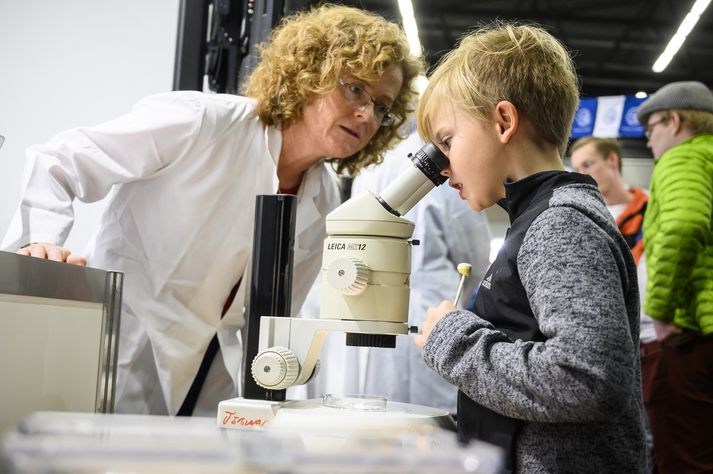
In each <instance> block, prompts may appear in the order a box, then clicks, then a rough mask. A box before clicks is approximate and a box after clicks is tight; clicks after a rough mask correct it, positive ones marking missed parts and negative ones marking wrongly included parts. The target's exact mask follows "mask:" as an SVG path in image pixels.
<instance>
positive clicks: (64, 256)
mask: <svg viewBox="0 0 713 474" xmlns="http://www.w3.org/2000/svg"><path fill="white" fill-rule="evenodd" d="M17 253H19V254H20V255H27V256H30V257H37V258H44V259H47V260H54V261H56V262H66V263H71V264H72V265H79V266H82V267H83V266H85V265H86V264H87V259H85V258H84V257H82V256H79V255H74V254H73V253H72V252H70V251H69V250H68V249H66V248H64V247H60V246H59V245H54V244H48V243H47V242H35V243H32V244H29V245H25V246H24V247H22V248H21V249H20V250H18V251H17Z"/></svg>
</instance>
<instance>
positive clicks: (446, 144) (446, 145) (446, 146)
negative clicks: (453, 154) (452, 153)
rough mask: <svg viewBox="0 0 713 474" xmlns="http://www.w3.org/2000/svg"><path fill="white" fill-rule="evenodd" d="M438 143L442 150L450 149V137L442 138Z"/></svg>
mask: <svg viewBox="0 0 713 474" xmlns="http://www.w3.org/2000/svg"><path fill="white" fill-rule="evenodd" d="M438 145H439V146H441V147H442V148H443V149H444V150H450V149H451V139H450V138H444V139H443V140H441V141H440V142H438Z"/></svg>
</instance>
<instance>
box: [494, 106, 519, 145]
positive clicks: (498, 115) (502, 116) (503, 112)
mask: <svg viewBox="0 0 713 474" xmlns="http://www.w3.org/2000/svg"><path fill="white" fill-rule="evenodd" d="M494 115H495V125H496V127H497V131H498V138H499V139H500V141H501V142H502V143H508V142H509V141H510V139H511V138H512V137H513V135H515V132H517V127H518V124H519V117H518V112H517V108H516V107H515V106H514V105H513V103H512V102H509V101H507V100H501V101H500V102H498V103H497V104H495V114H494Z"/></svg>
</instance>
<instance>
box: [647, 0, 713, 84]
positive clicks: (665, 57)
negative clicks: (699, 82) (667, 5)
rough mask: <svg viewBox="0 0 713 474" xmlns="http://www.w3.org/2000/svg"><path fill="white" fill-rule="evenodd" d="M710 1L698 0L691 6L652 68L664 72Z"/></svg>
mask: <svg viewBox="0 0 713 474" xmlns="http://www.w3.org/2000/svg"><path fill="white" fill-rule="evenodd" d="M710 3H711V0H696V3H694V4H693V6H692V7H691V11H690V12H688V15H686V17H685V18H684V19H683V21H682V22H681V24H680V25H679V27H678V30H676V33H675V34H674V35H673V36H672V37H671V40H670V41H669V42H668V44H667V45H666V49H664V51H663V53H661V56H659V57H658V59H657V60H656V62H655V63H654V65H653V66H651V69H652V70H653V71H654V72H662V71H663V70H664V69H666V67H667V66H668V64H669V63H670V62H671V60H672V59H673V57H674V56H675V55H676V53H677V52H678V50H679V49H680V48H681V45H682V44H683V42H684V41H686V36H688V34H689V33H690V32H691V30H693V27H694V26H696V23H698V19H699V18H700V17H701V14H702V13H703V11H704V10H705V9H706V8H707V7H708V5H709V4H710Z"/></svg>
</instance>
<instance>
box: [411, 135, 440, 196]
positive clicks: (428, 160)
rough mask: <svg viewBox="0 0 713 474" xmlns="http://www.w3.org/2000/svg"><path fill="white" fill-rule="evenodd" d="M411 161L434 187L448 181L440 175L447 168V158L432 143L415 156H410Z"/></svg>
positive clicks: (427, 144)
mask: <svg viewBox="0 0 713 474" xmlns="http://www.w3.org/2000/svg"><path fill="white" fill-rule="evenodd" d="M411 161H412V162H413V164H414V166H415V167H416V168H418V169H419V170H420V171H421V173H423V174H424V175H426V177H427V178H428V179H430V180H431V182H432V183H433V184H435V185H436V186H440V185H441V184H443V183H444V182H445V181H446V180H447V179H448V178H447V177H445V176H443V175H442V174H441V171H443V169H444V168H445V167H446V166H448V163H449V162H448V158H447V157H446V155H444V154H443V152H442V151H441V150H440V149H439V148H438V147H437V146H436V145H434V144H433V143H426V144H425V145H424V146H423V147H422V148H421V149H420V150H418V151H417V152H416V154H415V155H411Z"/></svg>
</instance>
